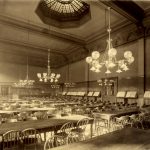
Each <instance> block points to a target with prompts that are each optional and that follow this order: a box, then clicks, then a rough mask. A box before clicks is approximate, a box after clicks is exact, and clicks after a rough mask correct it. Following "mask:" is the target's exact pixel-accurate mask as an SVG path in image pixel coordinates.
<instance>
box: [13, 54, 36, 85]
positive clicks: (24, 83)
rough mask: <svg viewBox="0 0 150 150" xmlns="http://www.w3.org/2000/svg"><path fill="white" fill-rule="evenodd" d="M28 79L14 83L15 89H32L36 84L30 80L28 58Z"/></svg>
mask: <svg viewBox="0 0 150 150" xmlns="http://www.w3.org/2000/svg"><path fill="white" fill-rule="evenodd" d="M26 73H27V74H26V79H25V80H19V82H16V83H14V87H32V86H33V84H34V82H35V81H34V80H29V65H28V57H27V72H26Z"/></svg>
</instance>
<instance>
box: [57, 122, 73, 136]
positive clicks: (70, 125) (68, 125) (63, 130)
mask: <svg viewBox="0 0 150 150" xmlns="http://www.w3.org/2000/svg"><path fill="white" fill-rule="evenodd" d="M72 128H73V123H72V122H67V123H65V124H64V125H63V126H62V127H61V128H60V130H59V131H58V132H61V133H64V134H68V135H69V134H70V133H71V129H72Z"/></svg>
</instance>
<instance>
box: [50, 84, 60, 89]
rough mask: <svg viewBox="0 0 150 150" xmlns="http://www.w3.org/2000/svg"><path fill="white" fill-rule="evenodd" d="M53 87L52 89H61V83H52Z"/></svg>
mask: <svg viewBox="0 0 150 150" xmlns="http://www.w3.org/2000/svg"><path fill="white" fill-rule="evenodd" d="M51 88H52V89H59V88H60V85H59V84H52V85H51Z"/></svg>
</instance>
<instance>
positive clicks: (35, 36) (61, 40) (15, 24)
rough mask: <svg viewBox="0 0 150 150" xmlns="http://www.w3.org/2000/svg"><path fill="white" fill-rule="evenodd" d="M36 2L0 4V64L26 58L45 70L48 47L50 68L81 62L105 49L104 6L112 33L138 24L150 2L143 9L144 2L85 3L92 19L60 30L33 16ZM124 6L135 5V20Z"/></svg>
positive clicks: (21, 0) (23, 0)
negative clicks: (90, 52) (0, 62)
mask: <svg viewBox="0 0 150 150" xmlns="http://www.w3.org/2000/svg"><path fill="white" fill-rule="evenodd" d="M57 1H58V2H59V0H57ZM65 1H66V2H68V1H67V0H64V3H65ZM39 2H40V0H7V1H6V0H1V1H0V61H7V62H11V63H12V62H14V63H21V64H26V56H27V55H28V56H29V59H30V58H31V59H30V60H31V61H30V62H29V63H30V64H31V65H36V66H42V67H46V65H47V49H48V48H51V53H52V54H51V59H52V60H51V65H52V67H61V66H63V65H65V64H67V63H68V61H69V62H73V61H78V60H81V59H83V58H85V57H86V56H87V55H88V53H89V51H91V50H93V49H94V48H95V47H96V48H97V47H101V48H102V47H103V46H104V47H105V45H104V43H106V42H105V41H106V39H105V38H106V34H107V32H106V24H107V22H106V21H105V16H106V14H105V13H106V11H105V10H106V7H107V6H111V7H112V8H113V10H112V11H111V24H112V30H113V31H114V32H115V31H117V30H120V29H122V28H124V27H126V26H128V25H131V24H132V23H134V24H137V23H139V21H140V22H141V20H142V19H143V17H144V10H146V11H148V8H149V7H148V5H149V6H150V3H148V4H147V5H146V6H144V5H143V3H142V5H141V4H139V3H138V5H137V4H136V3H134V2H133V1H132V2H131V1H129V3H126V4H124V2H119V3H116V2H112V1H107V2H106V1H100V0H95V1H86V3H87V4H88V5H89V6H90V11H91V19H90V20H89V21H87V22H85V23H84V24H80V25H79V26H78V27H71V28H59V27H56V26H52V25H47V24H45V23H43V21H42V20H41V19H40V18H39V16H38V15H37V14H36V13H35V11H36V9H37V7H38V5H39ZM117 2H118V1H117ZM130 2H131V3H130ZM122 3H123V4H122ZM125 5H126V7H127V5H132V6H134V8H135V10H136V14H137V16H138V17H136V16H135V15H134V13H132V12H131V11H130V10H128V9H125V8H124V6H125ZM137 6H138V7H137ZM135 10H134V11H135ZM124 32H126V31H124ZM127 38H128V36H127ZM100 39H102V40H100ZM115 39H117V42H118V39H120V38H119V35H118V34H117V36H116V35H115ZM103 41H104V42H103ZM117 42H115V43H117ZM119 42H120V41H119ZM119 42H118V43H119ZM102 45H103V46H102Z"/></svg>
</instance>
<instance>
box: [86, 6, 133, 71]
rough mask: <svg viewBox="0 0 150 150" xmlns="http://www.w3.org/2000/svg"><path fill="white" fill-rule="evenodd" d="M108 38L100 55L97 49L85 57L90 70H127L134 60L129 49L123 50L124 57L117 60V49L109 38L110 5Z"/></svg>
mask: <svg viewBox="0 0 150 150" xmlns="http://www.w3.org/2000/svg"><path fill="white" fill-rule="evenodd" d="M108 12H109V13H108V15H109V16H108V18H109V21H108V29H107V32H108V35H109V37H108V40H107V48H106V50H105V52H104V54H103V56H101V54H100V52H99V51H93V52H92V54H91V56H89V57H86V62H87V63H88V64H89V65H90V67H91V68H90V70H91V71H94V72H97V73H99V72H101V68H102V67H105V68H106V72H105V73H106V74H109V73H111V69H113V68H115V67H116V68H117V70H116V72H117V73H121V72H122V71H127V70H129V68H128V65H130V64H132V63H133V62H134V57H133V56H132V52H131V51H125V52H124V58H123V59H120V60H117V58H116V55H117V49H115V48H113V46H112V39H111V38H110V33H111V28H110V7H108Z"/></svg>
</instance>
